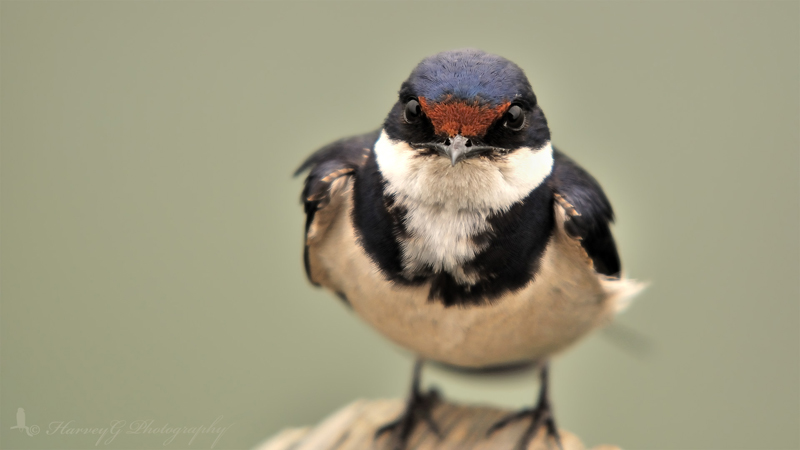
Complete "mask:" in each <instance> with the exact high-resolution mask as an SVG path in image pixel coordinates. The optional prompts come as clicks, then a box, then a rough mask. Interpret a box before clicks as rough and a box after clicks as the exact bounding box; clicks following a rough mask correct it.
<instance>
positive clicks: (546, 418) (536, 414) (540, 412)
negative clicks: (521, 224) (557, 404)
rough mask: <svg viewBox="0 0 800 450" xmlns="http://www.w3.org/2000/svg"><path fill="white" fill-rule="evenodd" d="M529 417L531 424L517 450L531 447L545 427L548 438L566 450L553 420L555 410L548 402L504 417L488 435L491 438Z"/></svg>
mask: <svg viewBox="0 0 800 450" xmlns="http://www.w3.org/2000/svg"><path fill="white" fill-rule="evenodd" d="M527 417H530V418H531V423H530V425H528V428H526V429H525V433H523V434H522V437H521V438H520V439H519V442H518V443H517V447H516V448H517V450H525V449H527V448H528V446H529V445H530V442H531V441H532V440H533V439H534V438H535V437H536V434H537V433H538V432H539V429H540V428H541V427H545V429H546V430H547V434H546V437H551V438H553V440H554V441H555V443H556V445H557V446H558V449H559V450H564V447H562V446H561V436H560V435H559V434H558V428H557V427H556V422H555V419H554V418H553V410H552V408H551V407H550V402H549V401H547V400H545V401H541V402H540V403H539V404H538V405H536V407H535V408H525V409H523V410H521V411H518V412H515V413H513V414H509V415H508V416H506V417H503V418H502V419H500V420H498V421H497V422H495V423H494V425H492V426H491V427H489V430H488V431H487V432H486V435H487V436H489V435H491V434H492V433H494V432H495V431H497V430H499V429H501V428H503V427H505V426H506V425H508V424H511V423H513V422H516V421H518V420H522V419H525V418H527Z"/></svg>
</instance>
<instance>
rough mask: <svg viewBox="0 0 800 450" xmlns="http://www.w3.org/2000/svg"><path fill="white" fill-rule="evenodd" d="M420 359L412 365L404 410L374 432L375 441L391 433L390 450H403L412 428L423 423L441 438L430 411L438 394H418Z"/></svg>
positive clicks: (433, 390)
mask: <svg viewBox="0 0 800 450" xmlns="http://www.w3.org/2000/svg"><path fill="white" fill-rule="evenodd" d="M422 363H423V360H422V359H418V360H417V361H416V363H415V364H414V378H413V380H412V382H411V395H409V397H408V402H407V403H406V408H405V410H404V411H403V413H402V414H401V415H400V417H398V418H397V420H395V421H393V422H389V423H387V424H386V425H384V426H382V427H380V428H378V430H377V431H376V432H375V438H376V439H377V438H378V437H380V435H382V434H383V433H386V432H389V431H391V432H392V440H391V442H392V447H391V448H392V449H393V450H403V449H405V447H406V444H407V443H408V438H409V437H410V436H411V432H412V431H414V426H415V425H416V424H417V423H419V422H420V421H423V422H425V423H427V424H428V427H429V428H430V429H431V430H432V431H433V432H434V433H436V435H437V436H439V437H441V433H440V432H439V427H438V426H437V425H436V422H434V421H433V417H432V416H431V411H432V410H433V407H434V406H435V405H436V403H437V402H438V400H439V393H438V392H437V391H436V390H435V389H431V390H429V391H428V392H426V393H422V392H420V389H419V380H420V372H421V371H422Z"/></svg>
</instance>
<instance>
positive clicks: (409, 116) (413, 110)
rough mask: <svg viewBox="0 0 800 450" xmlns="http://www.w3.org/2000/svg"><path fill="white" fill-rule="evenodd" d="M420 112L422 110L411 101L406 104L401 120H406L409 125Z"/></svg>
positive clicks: (417, 104) (416, 103)
mask: <svg viewBox="0 0 800 450" xmlns="http://www.w3.org/2000/svg"><path fill="white" fill-rule="evenodd" d="M420 112H422V109H421V108H420V106H419V102H418V101H416V100H414V99H411V100H409V101H408V103H406V109H405V111H404V112H403V118H404V119H406V122H408V123H411V122H413V121H415V120H416V119H417V118H418V117H419V115H420Z"/></svg>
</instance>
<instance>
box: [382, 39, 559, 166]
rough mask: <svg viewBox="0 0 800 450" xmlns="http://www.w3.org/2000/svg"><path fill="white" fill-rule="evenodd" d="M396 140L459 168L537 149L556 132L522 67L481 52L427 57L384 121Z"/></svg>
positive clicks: (454, 52)
mask: <svg viewBox="0 0 800 450" xmlns="http://www.w3.org/2000/svg"><path fill="white" fill-rule="evenodd" d="M384 130H385V132H386V135H387V136H388V138H389V139H391V140H392V141H395V142H402V143H405V144H407V145H408V146H409V147H410V149H412V150H413V151H417V152H420V153H421V154H428V155H440V156H442V157H444V158H447V160H449V162H450V164H451V165H452V166H456V165H457V164H459V163H460V162H462V161H467V160H470V159H472V158H477V157H481V156H483V157H489V158H492V157H501V156H503V155H507V154H509V153H512V152H514V151H516V150H518V149H522V148H526V149H528V150H534V151H535V150H537V149H540V148H542V147H543V146H545V145H546V144H547V143H548V142H549V141H550V130H549V129H548V127H547V121H546V119H545V117H544V114H543V113H542V110H541V109H540V108H539V106H538V105H537V103H536V96H535V95H534V93H533V90H532V89H531V85H530V83H529V82H528V79H527V77H526V76H525V74H524V73H523V72H522V69H520V68H519V67H518V66H517V65H516V64H514V63H513V62H511V61H509V60H507V59H505V58H502V57H500V56H496V55H492V54H489V53H486V52H483V51H480V50H474V49H463V50H452V51H447V52H442V53H438V54H436V55H433V56H430V57H428V58H426V59H424V60H423V61H422V62H420V63H419V65H417V67H416V68H415V69H414V70H413V71H412V72H411V75H410V76H409V77H408V79H407V80H406V81H405V82H404V83H403V85H402V86H401V88H400V92H399V98H398V101H397V103H395V105H394V107H393V108H392V110H391V112H390V113H389V115H388V117H387V118H386V120H385V122H384Z"/></svg>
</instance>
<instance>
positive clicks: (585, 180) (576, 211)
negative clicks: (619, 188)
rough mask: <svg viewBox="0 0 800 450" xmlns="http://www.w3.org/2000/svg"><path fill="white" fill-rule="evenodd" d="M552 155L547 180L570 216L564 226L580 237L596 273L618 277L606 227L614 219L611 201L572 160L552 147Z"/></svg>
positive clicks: (613, 247) (614, 248) (618, 267)
mask: <svg viewBox="0 0 800 450" xmlns="http://www.w3.org/2000/svg"><path fill="white" fill-rule="evenodd" d="M553 159H554V165H553V173H552V176H551V177H550V184H551V186H552V188H553V191H554V192H555V194H556V199H557V200H559V201H562V202H566V203H567V204H564V203H562V205H564V206H565V209H567V212H568V215H569V216H570V218H569V219H568V220H567V221H566V223H565V224H564V228H565V230H566V231H567V233H569V235H570V236H572V237H575V238H578V239H580V240H581V245H582V246H583V248H584V249H585V250H586V253H588V254H589V257H590V258H592V262H593V263H594V268H595V270H597V272H598V273H602V274H604V275H607V276H611V277H619V276H620V272H621V271H622V267H621V264H620V260H619V254H618V253H617V245H616V243H615V242H614V236H612V235H611V229H610V228H609V224H610V223H612V222H613V221H614V211H613V209H611V203H609V201H608V198H607V197H606V195H605V194H604V193H603V189H602V188H601V187H600V184H598V183H597V181H596V180H595V179H594V178H593V177H592V176H591V175H589V173H587V172H586V171H585V170H583V169H582V168H581V167H580V166H579V165H578V164H577V163H575V161H573V160H571V159H570V158H569V157H567V156H566V155H565V154H563V153H561V152H560V151H558V150H555V149H554V150H553ZM559 197H560V198H559ZM570 206H571V207H572V208H573V210H571V209H570V208H569V207H570Z"/></svg>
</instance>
